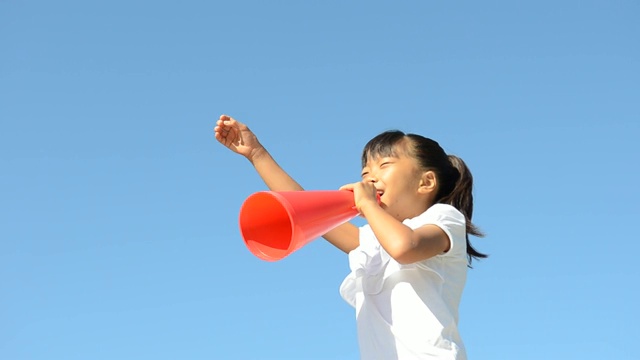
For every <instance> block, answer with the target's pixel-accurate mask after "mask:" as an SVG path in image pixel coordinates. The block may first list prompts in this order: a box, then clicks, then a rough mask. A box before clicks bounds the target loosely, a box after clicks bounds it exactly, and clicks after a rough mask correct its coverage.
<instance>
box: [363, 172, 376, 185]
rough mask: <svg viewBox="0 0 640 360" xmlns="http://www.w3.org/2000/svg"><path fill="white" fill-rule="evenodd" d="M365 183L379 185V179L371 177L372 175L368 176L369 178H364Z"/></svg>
mask: <svg viewBox="0 0 640 360" xmlns="http://www.w3.org/2000/svg"><path fill="white" fill-rule="evenodd" d="M364 181H365V182H370V183H374V184H375V183H377V182H378V178H377V177H375V176H374V175H371V174H370V175H367V176H366V177H365V178H364Z"/></svg>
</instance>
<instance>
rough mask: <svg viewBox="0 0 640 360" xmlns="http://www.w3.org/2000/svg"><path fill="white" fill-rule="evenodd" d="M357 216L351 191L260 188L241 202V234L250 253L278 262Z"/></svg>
mask: <svg viewBox="0 0 640 360" xmlns="http://www.w3.org/2000/svg"><path fill="white" fill-rule="evenodd" d="M357 215H358V210H356V208H355V203H354V199H353V192H351V191H347V190H312V191H261V192H257V193H254V194H252V195H251V196H249V197H248V198H247V199H246V200H245V201H244V203H243V204H242V207H241V208H240V233H241V234H242V238H243V240H244V242H245V244H246V246H247V248H248V249H249V251H251V253H253V254H254V255H255V256H257V257H258V258H260V259H262V260H267V261H277V260H281V259H282V258H284V257H286V256H288V255H289V254H291V253H292V252H294V251H296V250H298V249H300V248H301V247H303V246H304V245H306V244H308V243H309V242H311V241H312V240H314V239H316V238H318V237H320V236H322V235H323V234H325V233H327V232H328V231H330V230H332V229H334V228H335V227H337V226H338V225H341V224H344V223H345V222H347V221H349V220H351V219H353V218H354V217H356V216H357Z"/></svg>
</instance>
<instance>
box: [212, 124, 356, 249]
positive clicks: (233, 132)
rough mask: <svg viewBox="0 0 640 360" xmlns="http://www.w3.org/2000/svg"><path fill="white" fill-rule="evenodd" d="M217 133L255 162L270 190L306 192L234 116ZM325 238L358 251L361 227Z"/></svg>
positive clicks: (335, 231)
mask: <svg viewBox="0 0 640 360" xmlns="http://www.w3.org/2000/svg"><path fill="white" fill-rule="evenodd" d="M214 133H215V137H216V140H218V142H220V143H221V144H222V145H224V146H226V147H227V148H228V149H229V150H231V151H233V152H235V153H237V154H240V155H242V156H244V157H245V158H246V159H247V160H249V162H251V164H252V165H253V167H254V168H255V169H256V171H257V172H258V175H260V177H261V178H262V180H263V181H264V183H265V184H266V185H267V187H268V188H269V189H270V190H272V191H297V190H304V189H303V188H302V186H300V184H298V182H297V181H295V180H294V179H293V178H292V177H291V176H290V175H289V174H287V172H286V171H284V169H282V167H280V165H278V163H277V162H276V161H275V159H274V158H273V157H272V156H271V154H269V152H268V151H267V149H266V148H265V147H264V146H262V144H261V143H260V142H259V141H258V138H257V137H256V136H255V134H254V133H253V132H252V131H251V130H250V129H249V127H248V126H247V125H245V124H243V123H241V122H239V121H237V120H235V119H233V118H231V117H230V116H227V115H222V116H220V119H219V120H218V121H217V122H216V127H215V128H214ZM323 237H324V238H325V239H326V240H327V241H329V242H330V243H331V244H333V245H334V246H335V247H337V248H338V249H340V250H342V251H344V252H346V253H348V252H350V251H351V250H353V249H355V248H356V247H357V246H358V244H359V240H358V228H357V227H356V226H355V225H353V224H351V223H345V224H343V225H340V226H338V227H336V228H335V229H333V230H331V231H329V232H328V233H326V234H324V235H323Z"/></svg>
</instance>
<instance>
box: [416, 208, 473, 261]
mask: <svg viewBox="0 0 640 360" xmlns="http://www.w3.org/2000/svg"><path fill="white" fill-rule="evenodd" d="M405 224H406V225H407V226H409V227H410V228H412V229H417V228H420V227H422V226H425V225H435V226H437V227H439V228H440V229H442V231H444V232H445V234H447V237H448V238H449V241H450V245H451V247H450V249H449V251H448V252H447V253H445V254H448V255H464V254H466V236H467V222H466V219H465V217H464V214H462V213H461V212H460V211H459V210H458V209H456V208H455V207H453V206H451V205H448V204H434V205H433V206H431V207H430V208H429V209H427V211H425V212H424V213H422V214H420V215H419V216H417V217H415V218H413V219H410V220H407V221H406V222H405ZM443 255H444V254H443Z"/></svg>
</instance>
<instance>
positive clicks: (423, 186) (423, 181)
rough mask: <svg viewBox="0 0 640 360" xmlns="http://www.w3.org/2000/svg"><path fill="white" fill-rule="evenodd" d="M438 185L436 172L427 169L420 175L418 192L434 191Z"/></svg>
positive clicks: (428, 192)
mask: <svg viewBox="0 0 640 360" xmlns="http://www.w3.org/2000/svg"><path fill="white" fill-rule="evenodd" d="M437 187H438V179H437V178H436V173H435V172H433V171H431V170H429V171H425V172H423V173H422V176H421V177H420V186H419V187H418V193H420V194H431V193H435V191H436V189H437Z"/></svg>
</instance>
